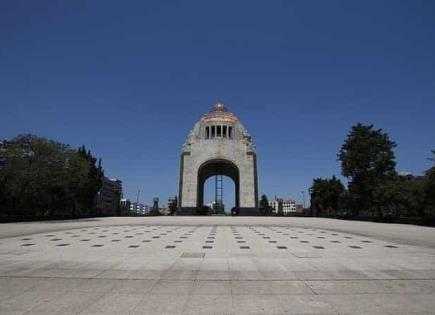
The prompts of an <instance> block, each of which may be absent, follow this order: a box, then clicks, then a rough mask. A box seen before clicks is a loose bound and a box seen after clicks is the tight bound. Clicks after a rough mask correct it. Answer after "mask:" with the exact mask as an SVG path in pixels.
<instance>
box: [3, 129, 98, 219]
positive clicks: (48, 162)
mask: <svg viewBox="0 0 435 315" xmlns="http://www.w3.org/2000/svg"><path fill="white" fill-rule="evenodd" d="M95 161H96V160H95V158H93V157H92V156H91V154H90V152H87V153H86V154H83V152H82V150H79V151H76V150H73V149H71V148H70V147H69V146H68V145H66V144H63V143H60V142H55V141H52V140H48V139H45V138H41V137H37V136H34V135H19V136H17V137H15V138H13V139H11V140H10V141H4V142H2V143H1V145H0V214H2V215H77V214H82V213H83V212H86V211H89V209H90V208H92V206H93V204H92V201H93V198H94V196H95V194H96V192H97V191H98V190H99V189H100V187H101V176H102V168H101V164H100V165H99V166H96V165H95Z"/></svg>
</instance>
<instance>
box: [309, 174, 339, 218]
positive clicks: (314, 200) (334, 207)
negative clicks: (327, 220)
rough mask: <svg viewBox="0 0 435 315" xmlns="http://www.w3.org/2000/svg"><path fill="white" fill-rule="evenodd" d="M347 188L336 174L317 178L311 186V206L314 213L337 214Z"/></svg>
mask: <svg viewBox="0 0 435 315" xmlns="http://www.w3.org/2000/svg"><path fill="white" fill-rule="evenodd" d="M344 191H345V188H344V186H343V184H342V183H341V181H340V180H339V179H337V178H336V177H335V176H332V178H330V179H329V178H327V179H322V178H316V179H314V180H313V184H312V185H311V188H310V194H311V208H312V210H313V212H314V213H313V214H314V215H336V214H337V213H338V210H339V207H340V198H341V197H342V195H343V193H344Z"/></svg>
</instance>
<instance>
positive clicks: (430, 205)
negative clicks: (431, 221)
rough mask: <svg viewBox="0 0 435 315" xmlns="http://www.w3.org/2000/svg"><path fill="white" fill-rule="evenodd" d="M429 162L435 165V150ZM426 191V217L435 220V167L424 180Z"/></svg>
mask: <svg viewBox="0 0 435 315" xmlns="http://www.w3.org/2000/svg"><path fill="white" fill-rule="evenodd" d="M429 160H431V161H433V162H434V164H435V150H432V158H430V159H429ZM423 191H424V215H425V216H426V217H430V218H435V165H434V166H432V167H431V168H430V169H428V170H427V171H426V172H425V176H424V179H423Z"/></svg>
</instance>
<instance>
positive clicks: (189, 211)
mask: <svg viewBox="0 0 435 315" xmlns="http://www.w3.org/2000/svg"><path fill="white" fill-rule="evenodd" d="M199 213H200V212H199V211H198V208H196V207H182V208H178V210H177V215H200V214H199ZM259 214H260V212H259V211H258V209H257V208H240V210H239V213H238V215H239V216H258V215H259Z"/></svg>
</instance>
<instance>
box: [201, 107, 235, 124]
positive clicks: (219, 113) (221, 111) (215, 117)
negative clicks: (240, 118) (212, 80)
mask: <svg viewBox="0 0 435 315" xmlns="http://www.w3.org/2000/svg"><path fill="white" fill-rule="evenodd" d="M202 121H204V122H205V123H208V122H230V123H234V122H236V121H237V117H236V115H234V114H233V113H231V112H230V111H229V110H228V108H227V107H226V106H225V105H224V104H223V103H216V104H215V105H214V107H213V109H212V110H211V111H209V112H208V113H207V114H205V115H204V116H203V117H202Z"/></svg>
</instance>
